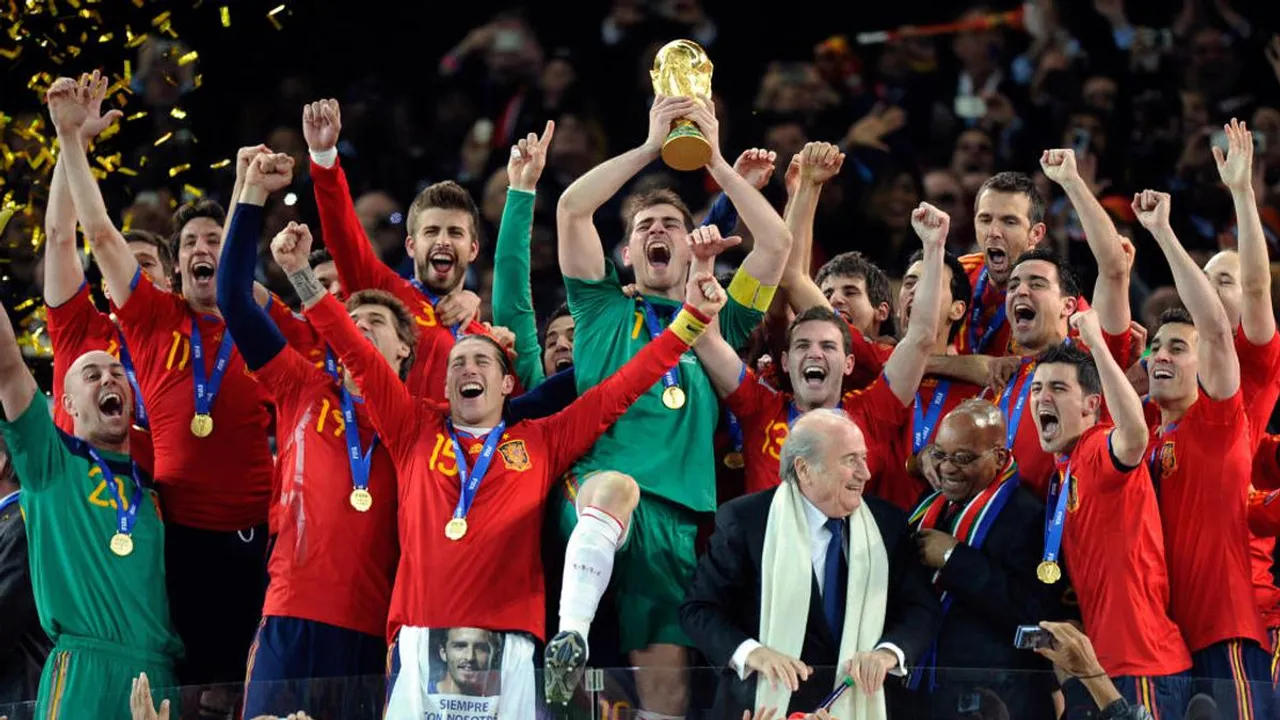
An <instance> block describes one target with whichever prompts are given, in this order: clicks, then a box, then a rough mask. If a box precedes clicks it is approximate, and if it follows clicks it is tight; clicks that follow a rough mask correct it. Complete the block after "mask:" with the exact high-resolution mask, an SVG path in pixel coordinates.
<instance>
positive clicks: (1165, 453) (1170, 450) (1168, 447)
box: [1160, 442, 1178, 476]
mask: <svg viewBox="0 0 1280 720" xmlns="http://www.w3.org/2000/svg"><path fill="white" fill-rule="evenodd" d="M1174 447H1175V445H1174V443H1172V442H1167V443H1165V444H1164V445H1161V446H1160V475H1161V476H1164V475H1168V474H1169V473H1172V472H1174V471H1175V470H1177V469H1178V456H1177V454H1176V453H1175V452H1174Z"/></svg>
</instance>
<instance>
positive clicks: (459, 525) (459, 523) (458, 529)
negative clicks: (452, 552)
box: [444, 518, 467, 540]
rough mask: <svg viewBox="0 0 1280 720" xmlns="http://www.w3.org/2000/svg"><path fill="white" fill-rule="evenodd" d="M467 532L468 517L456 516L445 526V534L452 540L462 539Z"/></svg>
mask: <svg viewBox="0 0 1280 720" xmlns="http://www.w3.org/2000/svg"><path fill="white" fill-rule="evenodd" d="M466 534H467V519H466V518H454V519H452V520H450V521H449V522H448V523H446V524H445V526H444V536H445V537H447V538H449V539H450V540H461V539H462V536H463V535H466Z"/></svg>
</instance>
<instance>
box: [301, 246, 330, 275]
mask: <svg viewBox="0 0 1280 720" xmlns="http://www.w3.org/2000/svg"><path fill="white" fill-rule="evenodd" d="M330 262H333V256H332V255H330V254H329V250H328V248H319V249H317V250H312V251H311V254H310V255H308V256H307V266H308V267H310V268H311V269H312V270H315V269H316V268H318V267H320V266H321V265H323V264H325V263H330Z"/></svg>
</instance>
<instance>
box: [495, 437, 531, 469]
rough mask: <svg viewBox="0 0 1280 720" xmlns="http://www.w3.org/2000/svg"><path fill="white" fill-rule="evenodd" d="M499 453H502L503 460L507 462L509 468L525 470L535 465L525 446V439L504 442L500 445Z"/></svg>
mask: <svg viewBox="0 0 1280 720" xmlns="http://www.w3.org/2000/svg"><path fill="white" fill-rule="evenodd" d="M498 454H500V455H502V462H503V463H505V464H506V466H507V469H508V470H513V471H515V472H524V471H525V470H528V469H529V468H530V467H532V466H533V463H532V462H531V461H530V460H529V450H528V448H526V447H525V445H524V441H523V440H512V441H510V442H504V443H502V444H501V445H499V446H498Z"/></svg>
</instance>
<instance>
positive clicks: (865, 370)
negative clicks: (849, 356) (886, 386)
mask: <svg viewBox="0 0 1280 720" xmlns="http://www.w3.org/2000/svg"><path fill="white" fill-rule="evenodd" d="M849 334H850V335H852V336H853V373H852V374H851V375H850V376H849V381H848V382H849V385H848V386H849V388H850V389H853V390H861V389H862V388H865V387H867V386H868V385H870V384H871V383H873V382H875V380H876V378H878V377H880V374H881V373H883V372H884V364H885V363H886V362H888V359H889V355H890V354H891V353H892V352H893V348H892V347H890V346H886V345H882V344H880V343H878V342H876V341H874V340H871V339H869V338H867V337H866V336H865V335H863V334H862V332H861V331H860V330H858V329H857V328H855V327H854V326H853V325H850V326H849Z"/></svg>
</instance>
